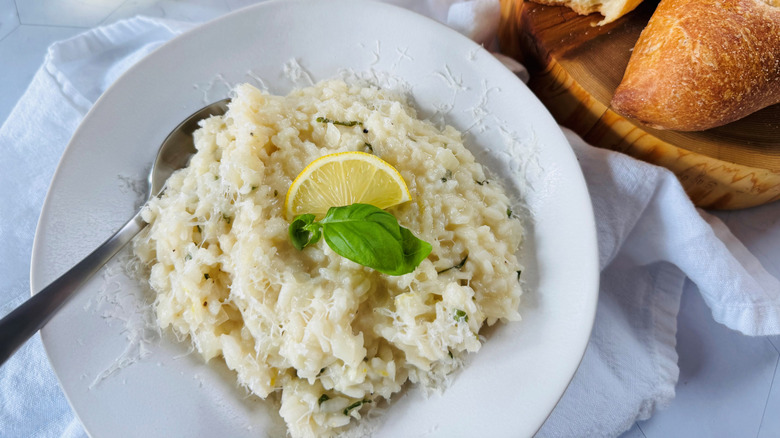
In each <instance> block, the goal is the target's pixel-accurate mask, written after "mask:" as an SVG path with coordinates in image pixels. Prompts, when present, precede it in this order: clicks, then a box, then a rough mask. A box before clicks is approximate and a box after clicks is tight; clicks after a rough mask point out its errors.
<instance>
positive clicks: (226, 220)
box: [222, 213, 233, 225]
mask: <svg viewBox="0 0 780 438" xmlns="http://www.w3.org/2000/svg"><path fill="white" fill-rule="evenodd" d="M222 219H224V220H225V222H227V224H228V225H230V223H231V222H233V218H232V217H231V216H228V214H227V213H222Z"/></svg>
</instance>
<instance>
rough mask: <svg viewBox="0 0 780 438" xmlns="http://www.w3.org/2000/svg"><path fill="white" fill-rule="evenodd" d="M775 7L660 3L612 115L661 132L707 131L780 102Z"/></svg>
mask: <svg viewBox="0 0 780 438" xmlns="http://www.w3.org/2000/svg"><path fill="white" fill-rule="evenodd" d="M774 1H775V0H661V2H660V4H659V5H658V8H657V9H656V11H655V13H654V14H653V16H652V18H651V19H650V22H649V23H648V25H647V27H646V28H645V29H644V30H643V31H642V34H641V35H640V37H639V40H638V41H637V43H636V45H635V47H634V51H633V53H632V55H631V59H630V60H629V63H628V67H627V68H626V71H625V74H624V76H623V80H622V82H621V83H620V85H619V86H618V88H617V90H616V92H615V95H614V96H613V98H612V102H611V106H612V109H613V110H615V111H616V112H618V113H619V114H622V115H624V116H628V117H631V118H634V119H637V120H638V121H640V122H642V123H644V124H646V125H649V126H651V127H654V128H660V129H673V130H679V131H701V130H705V129H709V128H713V127H716V126H721V125H724V124H726V123H729V122H733V121H735V120H738V119H741V118H743V117H745V116H747V115H748V114H751V113H753V112H755V111H758V110H760V109H762V108H765V107H767V106H769V105H773V104H776V103H778V102H780V7H776V6H772V5H771V4H772V3H773V2H774Z"/></svg>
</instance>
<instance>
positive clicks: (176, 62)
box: [32, 0, 598, 438]
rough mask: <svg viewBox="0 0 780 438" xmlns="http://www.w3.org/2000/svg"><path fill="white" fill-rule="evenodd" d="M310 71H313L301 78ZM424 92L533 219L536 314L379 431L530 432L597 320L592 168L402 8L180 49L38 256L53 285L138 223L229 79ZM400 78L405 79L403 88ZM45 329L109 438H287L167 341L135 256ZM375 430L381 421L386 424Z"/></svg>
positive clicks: (111, 117)
mask: <svg viewBox="0 0 780 438" xmlns="http://www.w3.org/2000/svg"><path fill="white" fill-rule="evenodd" d="M299 67H300V68H299ZM344 69H349V70H350V71H352V72H358V73H360V74H362V75H364V76H366V75H368V76H372V75H373V76H374V77H375V79H376V80H378V81H380V82H385V83H387V84H389V85H392V86H398V85H402V84H403V82H405V83H406V84H408V85H409V86H411V92H412V93H413V96H414V99H415V103H416V106H417V107H418V109H419V111H420V114H421V115H423V116H425V117H430V118H431V119H432V120H434V121H440V120H445V121H446V122H447V123H449V124H452V125H454V126H455V127H456V128H458V129H460V130H461V131H468V134H467V135H466V140H467V141H468V144H469V147H470V148H471V149H472V150H473V151H474V152H475V154H476V155H477V157H478V158H479V159H480V160H481V161H482V162H483V163H485V164H487V165H488V166H489V167H490V168H492V170H493V171H494V172H495V173H497V174H499V175H500V176H502V177H503V178H504V179H505V181H506V184H505V185H506V186H508V188H509V190H510V191H511V192H512V193H514V194H522V197H523V202H524V204H525V205H526V206H527V209H528V213H529V214H528V215H527V216H528V218H527V226H528V229H527V232H528V236H527V242H526V243H525V245H524V247H523V254H522V257H523V262H524V264H525V266H526V268H525V271H524V272H523V278H524V281H525V283H526V288H527V294H526V296H525V299H524V302H523V305H522V308H521V312H522V314H523V317H524V319H523V321H521V322H518V323H513V324H509V325H503V326H499V327H498V328H497V329H495V330H490V331H489V333H488V335H487V342H486V343H485V345H484V347H483V349H482V350H481V351H480V352H479V353H478V354H476V355H472V356H471V357H470V360H469V362H468V363H467V365H466V367H465V368H464V369H463V370H462V371H460V372H458V373H457V374H456V375H455V376H454V379H453V382H452V385H451V386H450V387H449V388H448V389H447V390H446V391H445V392H444V393H443V394H442V395H432V396H430V397H429V398H426V397H425V396H424V395H422V394H421V392H419V391H417V390H411V391H407V392H406V393H405V394H404V395H403V396H401V397H398V398H397V399H396V400H394V402H393V403H392V404H391V407H390V408H389V409H388V410H387V412H386V414H384V415H382V416H381V417H380V418H379V419H378V420H376V423H375V426H376V431H375V432H376V433H375V436H380V437H401V436H404V437H405V436H427V437H454V436H490V437H509V436H511V437H520V436H529V435H532V434H533V433H534V432H535V431H536V430H537V428H538V427H539V426H540V425H541V424H542V423H543V422H544V420H545V418H546V417H547V415H548V414H549V413H550V412H551V410H552V409H553V407H554V406H555V403H556V402H557V400H558V399H559V397H560V396H561V394H562V393H563V392H564V390H565V388H566V386H567V385H568V383H569V381H570V380H571V377H572V375H573V374H574V372H575V370H576V369H577V366H578V364H579V361H580V359H581V358H582V354H583V352H584V349H585V346H586V343H587V340H588V337H589V334H590V330H591V326H592V323H593V318H594V314H595V307H596V298H597V293H598V292H597V291H598V285H597V283H598V266H597V248H596V237H595V226H594V220H593V214H592V210H591V204H590V199H589V196H588V193H587V189H586V187H585V183H584V179H583V177H582V173H581V171H580V168H579V166H578V164H577V161H576V159H575V157H574V154H573V153H572V151H571V149H570V147H569V145H568V143H567V142H566V140H565V139H564V137H563V134H562V133H561V131H560V129H559V128H558V126H557V125H556V123H555V122H554V121H553V119H552V117H551V116H550V115H549V113H548V112H547V111H546V110H545V108H544V107H543V106H542V105H541V103H540V102H539V101H538V100H537V99H536V98H535V97H534V96H533V95H532V94H531V92H529V91H528V89H527V88H526V87H525V86H524V85H523V84H522V83H521V82H520V81H519V80H518V79H517V78H516V77H515V76H514V75H512V74H511V73H510V72H509V71H507V70H506V69H505V68H504V67H503V66H502V65H501V64H500V63H498V62H497V61H496V60H495V59H494V58H493V57H492V56H491V55H490V54H489V53H488V52H486V51H485V50H484V49H482V48H480V47H479V46H477V45H475V44H474V43H472V42H471V41H470V40H468V39H467V38H465V37H463V36H461V35H459V34H457V33H456V32H454V31H452V30H450V29H448V28H446V27H444V26H442V25H440V24H438V23H435V22H434V21H431V20H429V19H427V18H425V17H422V16H418V15H416V14H413V13H411V12H408V11H406V10H403V9H399V8H396V7H393V6H389V5H386V4H381V3H369V2H365V1H347V0H344V1H341V0H338V1H329V2H314V1H312V2H303V1H285V2H268V3H262V4H259V5H256V6H254V7H250V8H248V9H245V10H242V11H238V12H237V13H233V14H230V15H228V16H225V17H223V18H220V19H218V20H216V21H213V22H210V23H207V24H205V25H203V26H201V27H199V28H197V29H195V30H194V31H192V32H189V33H186V34H184V35H182V36H181V37H179V38H176V39H175V40H173V41H171V42H170V43H168V44H166V45H164V46H163V47H161V48H160V49H159V50H157V51H156V52H154V53H152V54H151V55H149V56H148V57H146V58H145V59H143V60H142V61H140V62H139V63H138V64H137V65H136V66H135V67H133V68H132V69H131V70H129V71H128V72H127V73H126V74H125V75H124V76H122V77H121V78H120V79H119V80H118V81H117V82H116V83H115V84H114V85H113V86H112V87H111V88H110V89H109V90H108V91H106V93H105V94H104V95H103V96H102V97H101V98H100V100H99V101H98V102H97V103H96V104H95V106H94V107H93V109H92V110H91V111H90V113H89V114H88V115H87V117H86V118H85V119H84V121H83V123H82V124H81V126H80V127H79V129H78V130H77V131H76V133H75V134H74V136H73V139H72V141H71V143H70V145H69V146H68V149H67V151H66V152H65V155H64V156H63V158H62V161H61V163H60V165H59V168H58V170H57V173H56V175H55V177H54V181H53V182H52V186H51V188H50V190H49V193H48V196H47V198H46V203H45V206H44V209H43V212H42V215H41V219H40V223H39V226H38V230H37V233H36V240H35V246H34V252H33V264H32V265H33V266H32V287H33V290H39V289H40V288H42V287H43V286H44V285H45V284H47V283H48V282H49V281H51V280H52V279H54V278H55V276H57V275H59V274H60V273H61V272H62V271H64V270H65V269H66V268H68V267H70V266H71V265H73V264H75V263H76V261H77V260H79V259H80V258H81V257H82V256H84V255H86V254H87V253H89V252H90V251H91V249H93V248H94V247H95V246H96V245H98V244H99V243H100V242H102V241H103V240H104V239H105V238H107V237H108V236H109V235H110V234H111V233H112V232H113V231H114V230H115V229H117V228H118V227H119V226H120V225H121V224H122V223H123V222H124V221H125V220H127V219H128V218H129V217H130V216H131V215H132V213H133V211H134V208H135V207H136V205H137V203H138V194H137V193H136V190H134V188H135V187H136V186H137V184H138V183H139V182H140V181H143V178H144V176H145V174H146V172H147V169H148V168H149V166H150V163H151V161H152V159H153V157H154V155H155V152H156V149H157V147H158V145H159V144H160V142H161V141H162V140H163V139H164V138H165V136H166V134H167V133H168V132H169V131H170V130H171V129H172V128H173V127H174V126H176V124H177V123H178V122H179V121H180V120H181V119H183V118H184V117H185V116H187V115H188V114H190V113H191V112H192V111H194V110H195V109H197V108H199V107H200V106H202V105H203V104H204V103H206V102H207V101H212V100H216V99H218V98H221V97H224V95H225V94H226V93H227V89H228V87H229V85H232V84H235V83H238V82H243V81H249V82H253V83H255V84H257V85H260V86H263V85H264V86H267V88H268V89H269V90H270V91H271V92H273V93H286V92H287V91H289V90H290V89H291V88H293V87H295V86H303V85H308V80H309V79H313V80H315V81H316V80H320V79H325V78H330V77H334V76H338V75H344V74H349V73H345V70H344ZM396 79H400V81H397V80H396ZM123 258H124V259H126V258H127V252H126V253H125V254H124V255H123V256H120V257H119V259H117V260H116V261H114V262H112V263H110V264H109V265H108V266H107V268H106V269H104V271H103V272H102V273H100V274H98V275H97V276H96V277H95V278H93V279H92V280H91V281H90V282H89V283H88V284H87V285H86V286H85V287H84V290H82V291H81V292H80V293H79V294H78V295H77V296H76V297H75V298H74V299H73V300H72V301H71V302H70V303H69V304H68V305H67V306H66V307H65V308H64V309H63V311H62V312H61V313H60V314H59V315H57V316H56V317H55V318H54V319H53V320H52V321H51V322H50V323H49V324H48V325H47V326H46V328H45V329H44V330H43V332H42V336H43V341H44V344H45V346H46V349H47V352H48V354H49V358H50V360H51V363H52V365H53V367H54V369H55V371H56V372H57V375H58V376H59V379H60V382H61V384H62V387H63V388H64V390H65V393H66V395H67V396H68V399H69V400H70V402H71V404H72V406H73V408H74V410H75V411H76V413H77V414H78V416H79V418H80V419H81V421H82V422H83V424H84V426H85V427H86V429H87V431H88V432H89V433H90V434H91V435H92V436H95V437H114V438H116V437H124V436H136V437H137V436H182V437H183V436H186V437H211V436H229V437H244V436H247V437H249V436H255V437H256V436H283V435H284V429H283V427H281V426H280V420H279V419H278V415H277V414H276V413H275V410H274V408H273V407H272V406H269V404H268V403H265V402H262V401H260V400H257V399H254V398H248V397H246V395H245V393H244V392H243V391H242V390H240V389H237V388H236V385H235V380H234V377H233V376H232V375H231V373H230V372H228V371H227V370H226V368H225V367H224V366H221V365H219V361H218V360H214V361H212V364H211V365H207V364H204V363H202V362H203V361H202V360H201V359H200V358H199V357H198V356H197V355H196V354H190V355H188V354H186V353H187V345H186V344H184V343H177V342H174V341H172V340H170V339H169V338H168V337H166V336H165V335H164V336H163V337H162V339H160V338H159V337H158V336H157V335H156V334H155V333H154V331H153V330H150V329H149V326H147V325H146V324H148V323H149V317H150V315H149V312H148V306H144V305H143V304H142V303H140V302H139V298H138V297H139V296H141V295H142V294H141V292H140V290H141V289H140V287H139V286H137V285H136V284H135V283H134V282H133V281H132V280H130V279H129V278H128V277H127V276H126V275H124V273H123V268H122V266H123V265H122V259H123ZM372 424H374V423H372Z"/></svg>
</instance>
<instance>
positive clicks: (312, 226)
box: [287, 214, 322, 251]
mask: <svg viewBox="0 0 780 438" xmlns="http://www.w3.org/2000/svg"><path fill="white" fill-rule="evenodd" d="M314 217H315V216H314V215H313V214H302V215H300V216H296V217H295V219H293V221H292V223H291V224H290V227H289V228H288V229H287V233H288V234H289V235H290V241H291V242H292V244H293V246H294V247H295V249H297V250H298V251H300V250H302V249H303V248H306V247H307V246H309V245H314V244H315V243H317V241H318V240H320V235H321V228H322V227H321V226H320V225H319V224H318V223H316V222H314Z"/></svg>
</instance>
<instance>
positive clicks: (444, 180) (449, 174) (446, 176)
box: [441, 169, 452, 182]
mask: <svg viewBox="0 0 780 438" xmlns="http://www.w3.org/2000/svg"><path fill="white" fill-rule="evenodd" d="M450 178H452V171H451V170H450V169H447V171H446V172H444V177H443V178H442V179H441V182H447V180H448V179H450Z"/></svg>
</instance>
